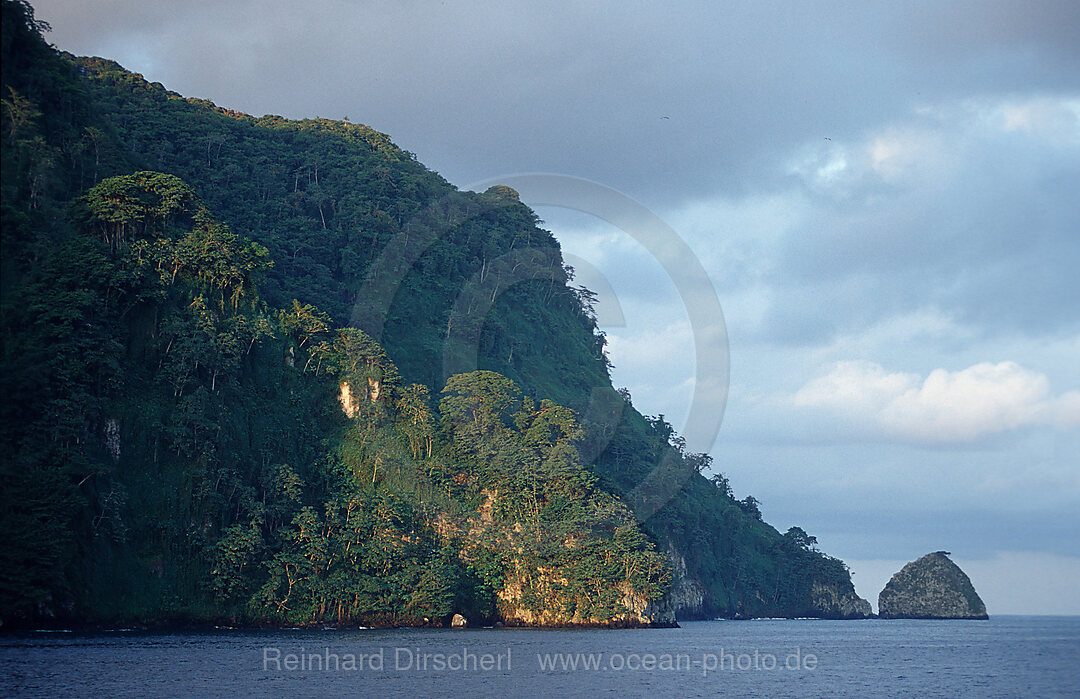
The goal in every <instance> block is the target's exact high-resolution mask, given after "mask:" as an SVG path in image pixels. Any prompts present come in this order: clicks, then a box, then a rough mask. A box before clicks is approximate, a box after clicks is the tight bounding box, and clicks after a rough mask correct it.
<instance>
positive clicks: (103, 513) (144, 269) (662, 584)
mask: <svg viewBox="0 0 1080 699" xmlns="http://www.w3.org/2000/svg"><path fill="white" fill-rule="evenodd" d="M46 30H47V27H46V26H44V25H43V24H42V23H40V22H38V21H36V20H35V19H34V15H33V10H32V8H31V6H30V5H29V4H28V3H26V2H21V1H16V0H3V29H2V83H3V84H2V93H3V94H2V98H3V122H2V139H3V140H2V145H3V155H2V157H3V171H2V226H3V238H2V246H3V247H2V289H0V290H2V303H0V316H2V318H0V319H2V333H3V335H2V336H3V372H2V375H0V381H2V386H0V395H3V396H4V397H5V400H4V401H3V402H2V403H0V405H2V409H3V416H2V419H0V454H2V467H0V468H2V479H3V488H0V498H2V502H0V532H2V536H3V541H2V542H0V620H2V623H3V626H4V627H5V628H11V627H13V626H14V627H18V626H25V625H31V624H32V625H41V624H48V623H53V624H118V623H123V624H146V625H154V624H157V625H163V624H222V623H224V624H233V625H315V624H319V625H324V624H333V625H345V624H364V625H418V626H422V625H432V626H442V625H448V624H449V623H450V620H451V618H452V617H453V616H454V615H455V614H461V615H462V616H463V617H465V618H466V619H468V620H469V623H470V624H492V623H497V622H500V623H503V624H507V625H537V626H568V625H597V626H649V625H665V624H672V623H674V622H675V620H676V619H677V618H680V619H691V618H711V617H716V616H723V617H732V618H736V617H755V616H789V617H829V618H852V617H864V616H867V615H869V613H870V608H869V605H868V604H867V603H866V602H865V601H863V600H861V599H859V598H858V597H856V595H855V592H854V588H853V586H852V584H851V579H850V574H849V571H848V570H847V567H846V566H845V565H844V564H843V562H841V561H840V560H838V559H835V558H832V557H830V556H828V555H826V554H824V553H822V552H820V551H819V550H818V549H817V546H816V540H815V539H814V537H812V536H810V535H808V534H807V533H806V532H805V531H803V530H802V529H799V528H797V527H794V528H792V529H790V530H789V531H788V532H786V533H783V534H781V533H780V532H778V531H777V530H775V529H774V528H773V527H771V526H769V525H768V524H767V523H765V522H764V521H763V520H762V514H761V512H760V510H759V507H758V502H757V501H756V500H755V499H754V498H753V497H751V496H746V497H744V498H742V499H737V498H736V497H735V495H734V494H733V492H732V489H731V486H730V484H729V483H728V481H727V479H726V478H725V477H724V476H722V475H720V474H715V473H713V471H714V469H713V468H712V464H711V461H710V459H709V457H708V456H707V455H704V454H696V453H691V452H689V451H687V449H686V448H685V446H684V443H683V441H682V439H681V438H680V437H679V435H677V434H676V433H675V432H674V430H673V429H672V426H671V425H670V424H669V423H668V422H667V421H666V420H664V418H663V416H657V417H649V416H643V415H642V414H640V413H639V412H638V411H637V410H636V409H635V408H634V407H633V405H632V402H631V397H630V395H629V393H628V392H627V391H625V390H616V389H615V388H614V387H613V386H612V384H611V378H610V365H609V363H608V361H607V358H606V356H605V354H604V336H603V334H602V332H600V331H599V330H598V328H597V326H596V319H595V315H594V314H593V311H592V307H591V302H592V299H593V297H592V296H591V294H590V292H588V290H586V289H582V288H579V287H575V286H574V285H573V283H572V282H573V276H572V275H573V272H572V270H571V269H570V268H568V267H566V266H565V265H564V263H563V260H562V257H561V254H560V251H559V246H558V243H557V241H556V240H555V238H554V237H553V236H552V234H551V233H550V232H548V231H546V230H544V229H543V228H541V227H540V221H539V219H538V218H537V216H536V215H535V214H534V213H533V212H532V211H531V210H530V209H529V208H528V207H527V206H525V205H524V204H522V203H521V202H520V201H518V198H517V195H516V193H515V192H514V191H513V190H511V189H509V188H507V187H493V188H492V189H490V190H488V191H486V192H483V193H475V192H469V191H460V190H458V189H457V188H455V187H454V186H453V185H451V184H450V183H448V182H446V181H445V180H444V179H443V178H441V177H440V176H439V175H438V174H436V173H434V172H432V171H430V170H428V169H427V168H426V167H424V166H423V165H422V164H421V163H420V162H418V160H417V159H416V157H415V156H413V155H412V154H410V153H407V152H404V151H402V150H401V149H399V148H397V147H396V146H395V145H394V144H393V143H392V142H391V140H390V139H389V137H387V136H386V135H384V134H382V133H379V132H377V131H375V130H373V129H371V128H368V127H366V126H362V125H358V124H353V123H349V122H347V121H332V120H326V119H307V120H300V121H295V120H288V119H284V118H282V117H278V116H272V115H271V116H263V117H254V116H250V115H247V114H242V113H238V112H235V111H232V110H229V109H225V108H220V107H218V106H216V105H214V104H212V103H210V102H207V101H205V100H201V99H195V98H186V97H183V96H181V95H178V94H176V93H174V92H171V91H169V90H168V89H166V88H165V87H164V86H162V85H160V84H157V83H150V82H147V81H146V80H145V79H144V78H143V77H142V76H140V75H137V74H134V73H131V72H128V71H126V70H124V69H123V68H122V67H121V66H119V65H118V64H116V63H115V62H113V61H110V60H107V59H102V58H80V57H75V56H72V55H69V54H66V53H63V52H62V51H60V50H59V49H57V48H54V47H52V46H50V45H49V44H48V43H47V42H46V41H45V39H44V38H43V36H44V32H45V31H46ZM508 259H509V260H517V261H519V262H523V263H525V267H524V269H525V270H526V271H525V272H524V273H522V272H521V270H517V271H516V272H515V273H514V275H511V274H510V272H509V271H507V268H506V266H505V265H503V266H500V261H503V262H505V261H506V260H508ZM515 264H516V263H515ZM515 269H516V268H515ZM459 369H460V371H458V370H459ZM597 405H600V406H602V407H603V409H596V406H597ZM646 478H661V479H671V480H674V481H676V482H678V483H681V487H679V488H678V489H677V494H676V495H675V496H674V497H673V498H672V499H671V500H669V501H668V502H666V504H665V505H664V506H663V507H662V508H661V509H660V510H659V511H657V512H656V513H655V514H652V515H651V516H649V517H648V518H645V519H644V521H639V518H637V517H635V515H634V511H635V510H634V503H633V502H632V500H631V499H630V497H629V494H630V493H631V492H633V491H634V489H635V487H636V486H638V485H639V484H640V483H641V482H642V481H643V480H645V479H646Z"/></svg>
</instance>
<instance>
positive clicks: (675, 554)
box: [659, 544, 705, 621]
mask: <svg viewBox="0 0 1080 699" xmlns="http://www.w3.org/2000/svg"><path fill="white" fill-rule="evenodd" d="M667 554H668V563H669V564H670V565H671V587H669V588H668V590H667V592H666V593H665V594H664V596H663V598H661V600H660V602H659V610H660V616H661V617H662V618H663V619H664V620H671V621H674V620H675V618H676V617H678V618H683V619H700V618H702V617H703V612H704V605H705V591H704V590H703V589H702V587H701V583H700V582H699V581H697V580H695V579H693V578H691V577H689V576H688V575H687V572H686V559H685V558H683V555H682V554H681V553H679V551H678V549H676V548H675V547H674V546H673V545H671V544H669V545H668V551H667Z"/></svg>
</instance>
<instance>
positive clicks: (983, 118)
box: [34, 0, 1080, 615]
mask: <svg viewBox="0 0 1080 699" xmlns="http://www.w3.org/2000/svg"><path fill="white" fill-rule="evenodd" d="M34 5H35V7H36V8H37V15H38V17H39V18H40V19H44V20H46V21H48V22H49V23H50V24H51V25H52V27H53V31H52V33H51V34H50V35H49V36H48V38H49V39H50V40H51V41H52V42H53V43H55V44H56V45H57V46H58V47H60V48H62V49H65V50H68V51H71V52H73V53H77V54H91V55H101V56H106V57H109V58H113V59H115V60H117V61H119V62H120V63H121V64H122V65H124V66H125V67H126V68H128V69H130V70H134V71H136V72H140V73H142V74H144V75H145V76H146V77H147V78H148V79H150V80H154V81H160V82H162V83H164V84H165V85H166V86H167V87H168V88H170V89H172V90H175V91H177V92H180V93H182V94H185V95H188V96H195V97H203V98H207V99H211V100H213V101H214V102H216V103H217V104H219V105H222V106H227V107H231V108H234V109H239V110H242V111H246V112H249V113H253V114H256V115H261V114H267V113H272V114H280V115H283V116H287V117H295V118H302V117H311V116H322V117H328V118H335V119H340V118H344V117H349V118H350V119H351V120H352V121H353V122H359V123H366V124H369V125H371V126H373V127H375V128H377V129H379V130H380V131H384V132H386V133H388V134H389V135H390V136H391V138H392V139H393V140H394V141H395V142H396V143H397V144H398V145H400V146H401V147H403V148H405V149H407V150H409V151H412V152H414V153H415V154H416V155H417V156H418V158H419V159H420V160H421V161H422V162H423V163H425V164H426V165H428V166H429V167H431V168H432V169H434V170H436V171H438V172H439V173H440V174H442V175H443V176H444V177H446V178H447V179H448V180H450V181H451V182H452V183H454V184H455V185H457V186H459V187H463V188H471V187H472V186H473V185H475V184H477V183H481V182H484V183H486V182H489V181H491V180H493V179H495V180H497V179H500V178H509V177H511V176H515V175H521V174H522V173H548V174H549V176H550V175H555V176H564V177H577V178H585V179H587V180H590V181H591V182H593V183H595V184H597V185H600V186H602V187H604V188H611V189H614V190H616V191H618V192H621V193H622V194H623V195H625V197H626V198H627V200H629V201H633V202H635V203H636V204H639V205H642V206H644V207H647V208H648V209H649V210H651V211H652V212H653V213H655V214H656V215H657V216H659V217H660V219H662V220H663V221H664V222H665V223H666V224H667V225H668V226H670V228H671V229H672V230H673V231H674V232H675V234H677V235H678V236H679V237H680V238H681V239H682V240H684V241H685V242H686V243H687V244H688V245H689V248H690V250H692V252H693V254H694V255H695V256H696V258H697V259H698V260H699V261H700V262H701V264H702V265H703V266H704V268H705V270H706V271H707V273H708V275H709V277H710V278H711V280H712V283H713V285H714V287H715V289H716V293H717V295H718V297H719V299H720V303H721V304H722V306H723V313H724V316H725V319H726V324H725V322H724V320H721V319H720V318H719V317H716V318H714V319H713V320H712V321H710V322H709V323H707V324H706V323H701V322H698V321H695V322H694V323H691V322H690V319H691V318H692V317H693V313H692V312H688V311H687V309H686V308H685V306H684V303H683V297H681V296H680V294H679V291H680V282H681V280H680V279H679V276H680V275H679V274H677V273H676V274H674V275H672V274H671V273H670V267H671V265H668V268H669V269H668V270H665V267H664V266H663V265H662V264H661V260H658V259H657V256H656V255H655V254H654V253H655V250H652V251H650V249H647V247H646V246H643V245H642V244H641V243H640V242H638V241H637V239H636V237H635V235H634V231H628V230H625V227H624V228H619V227H617V226H615V225H612V224H611V223H608V222H605V221H602V220H600V219H598V218H597V217H596V216H595V214H597V213H598V212H597V211H588V208H589V207H587V206H586V207H578V208H584V209H586V211H585V213H581V212H580V211H570V210H568V209H566V208H565V207H564V206H563V202H560V201H552V200H550V198H549V199H547V200H533V201H530V200H529V196H528V192H527V191H525V189H523V195H524V198H525V200H526V202H527V203H531V204H533V205H535V206H536V208H537V211H538V213H539V214H540V216H541V217H542V218H543V219H545V221H546V222H547V223H546V225H547V226H548V227H549V228H550V229H551V230H552V231H553V232H554V233H555V234H556V236H557V237H558V238H559V239H560V240H561V241H562V242H563V245H564V249H565V251H566V252H567V256H568V259H569V260H570V261H571V262H572V263H573V264H574V265H575V266H576V267H577V268H578V270H579V279H578V281H579V282H582V283H584V284H586V285H589V286H592V287H594V288H598V289H600V290H602V291H604V290H607V289H609V290H610V291H604V293H602V297H601V306H600V309H599V310H600V320H601V323H602V325H604V326H605V327H604V328H603V329H604V330H605V331H606V332H607V333H608V336H609V339H610V354H611V357H612V360H613V362H614V363H615V365H616V369H615V382H616V385H619V386H627V387H629V388H630V390H631V392H632V393H633V396H634V402H635V405H636V406H637V407H638V408H639V409H640V410H641V411H642V412H644V413H647V414H658V413H663V414H664V415H666V416H668V418H669V419H670V420H671V421H672V422H674V423H675V424H676V425H677V426H680V427H682V426H684V425H685V424H686V420H687V418H688V412H689V406H690V397H691V395H693V391H694V387H695V361H696V358H695V352H694V339H695V333H697V337H698V338H699V339H700V338H701V337H702V333H704V334H705V335H707V336H708V337H709V338H710V340H709V342H714V341H715V342H718V341H717V340H716V338H717V337H719V336H720V333H721V331H723V330H725V329H726V333H727V336H728V338H729V343H730V372H731V374H730V375H731V380H730V391H729V395H728V397H727V400H726V406H725V404H724V401H723V392H722V391H717V390H715V387H712V388H710V389H709V390H707V391H703V392H699V396H704V398H705V400H706V405H710V404H709V403H708V401H709V400H711V401H712V403H711V406H712V409H713V411H714V413H715V414H717V415H719V413H720V411H721V410H723V416H724V419H723V424H722V426H721V428H720V430H719V432H718V433H717V435H716V437H715V440H713V439H712V438H711V436H706V438H704V439H699V440H698V442H699V443H698V444H691V446H694V447H696V448H698V449H702V450H704V449H707V450H709V451H710V452H711V453H712V454H713V456H714V458H715V461H716V465H717V467H718V468H719V469H720V470H722V471H723V472H724V473H726V474H727V475H728V476H729V477H730V479H731V482H732V484H733V486H734V488H735V491H736V494H737V495H738V496H739V497H742V496H745V495H747V494H752V495H754V496H755V497H756V498H758V499H759V500H760V501H761V502H762V504H763V511H764V513H765V518H766V520H767V521H769V522H770V523H772V524H773V525H775V526H777V527H778V528H780V529H781V530H784V529H786V528H787V527H789V526H791V525H794V524H798V525H800V526H802V527H803V528H805V529H806V530H807V531H809V532H810V533H811V534H814V535H816V536H817V537H818V539H819V540H820V542H821V546H822V548H823V549H824V550H825V551H827V552H828V553H830V554H833V555H835V556H838V557H840V558H842V559H844V560H845V561H847V562H848V563H849V564H850V565H851V566H852V568H853V571H854V573H855V577H854V580H855V583H856V586H857V589H858V591H859V592H860V594H862V595H863V596H865V597H867V598H868V599H869V600H870V601H871V602H872V603H873V604H875V606H876V602H877V593H878V592H879V591H880V589H881V588H882V587H883V586H884V583H885V582H886V580H887V579H888V577H889V576H890V575H891V574H892V573H893V572H895V571H896V570H898V569H899V568H900V566H901V565H902V564H903V563H905V562H907V561H909V560H913V559H915V558H917V557H919V556H921V555H923V554H926V553H928V552H930V551H935V550H939V549H946V550H949V551H952V552H953V558H954V560H956V561H957V562H958V563H960V565H961V567H963V568H965V570H967V572H968V573H969V575H970V576H971V578H972V580H973V582H974V584H975V587H976V589H977V590H978V591H979V592H980V594H982V596H983V598H984V600H985V601H986V604H987V607H988V610H989V612H990V614H991V615H993V614H995V613H998V614H1002V613H1055V612H1058V613H1071V614H1080V598H1077V597H1076V595H1075V592H1074V590H1073V587H1074V586H1075V584H1076V581H1077V580H1080V515H1078V514H1077V513H1078V512H1080V457H1078V456H1077V455H1078V454H1080V361H1078V359H1077V358H1078V357H1080V278H1078V276H1077V274H1076V268H1077V266H1078V263H1080V196H1078V195H1077V192H1080V41H1078V40H1077V36H1080V3H1077V2H1075V1H1074V0H1064V1H1062V2H1031V1H1016V2H1012V1H1006V0H978V1H973V2H919V3H915V2H889V3H870V2H867V3H851V2H817V3H814V2H760V1H750V2H713V3H704V2H669V3H663V4H660V3H657V4H656V6H654V7H643V6H641V5H640V4H639V3H627V2H611V3H605V2H592V3H582V2H575V3H552V2H530V3H509V2H468V3H465V2H443V3H434V2H419V1H415V0H414V1H406V2H397V3H373V2H347V1H345V0H338V1H336V2H332V1H321V0H317V1H310V2H295V0H292V1H290V2H284V1H279V0H270V1H266V2H255V1H253V0H252V1H239V2H219V1H218V0H214V1H212V2H211V1H207V0H189V1H188V2H183V3H180V2H147V1H145V0H144V1H142V2H132V1H126V0H124V1H122V0H36V2H34ZM560 5H561V6H560ZM518 179H519V181H520V180H521V178H520V177H519V178H518ZM537 197H538V199H543V198H542V197H540V196H539V195H537ZM661 257H662V256H661ZM692 296H693V295H692V294H691V295H690V297H691V298H692ZM616 308H618V309H621V318H622V319H621V320H620V314H619V313H617V312H616ZM716 347H717V348H718V349H717V350H716V351H717V352H721V346H720V345H719V344H717V345H716ZM717 356H719V355H717ZM702 442H708V443H702Z"/></svg>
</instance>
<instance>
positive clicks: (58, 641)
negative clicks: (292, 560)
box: [0, 616, 1080, 698]
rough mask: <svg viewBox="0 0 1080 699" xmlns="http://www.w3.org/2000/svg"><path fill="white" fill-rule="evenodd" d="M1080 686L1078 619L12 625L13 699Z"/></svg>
mask: <svg viewBox="0 0 1080 699" xmlns="http://www.w3.org/2000/svg"><path fill="white" fill-rule="evenodd" d="M718 694H719V695H733V696H766V697H835V696H840V697H844V696H851V697H868V696H910V697H1034V696H1039V697H1051V696H1062V697H1077V696H1080V617H1021V616H1012V617H1009V616H999V617H994V618H992V619H990V621H880V620H867V621H819V620H756V621H703V622H687V623H684V624H683V625H682V628H678V629H648V630H611V631H602V630H582V631H576V630H575V631H562V630H560V631H555V630H522V629H463V630H451V629H445V630H443V629H438V630H430V629H425V630H419V629H351V630H342V629H326V630H278V631H251V630H230V629H218V630H214V631H205V632H194V633H193V632H177V633H157V632H154V633H149V632H140V631H125V630H116V631H109V632H101V633H69V632H35V633H19V634H7V635H2V636H0V695H3V696H41V697H55V696H93V697H113V696H132V697H144V696H199V697H212V696H290V697H291V696H338V695H344V696H351V695H370V696H395V697H396V696H401V697H415V696H465V697H504V696H514V697H516V696H589V697H602V696H611V697H628V696H648V697H654V698H656V697H696V696H716V695H718Z"/></svg>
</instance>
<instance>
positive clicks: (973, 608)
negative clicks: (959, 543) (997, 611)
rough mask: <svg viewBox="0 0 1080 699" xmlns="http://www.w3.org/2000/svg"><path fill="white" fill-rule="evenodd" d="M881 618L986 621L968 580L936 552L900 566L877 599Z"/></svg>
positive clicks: (947, 553) (977, 597) (984, 613)
mask: <svg viewBox="0 0 1080 699" xmlns="http://www.w3.org/2000/svg"><path fill="white" fill-rule="evenodd" d="M878 616H879V617H881V618H882V619H988V618H989V617H988V616H987V614H986V605H985V604H983V601H982V600H981V599H980V598H979V595H978V593H976V592H975V588H974V586H972V584H971V580H970V579H969V578H968V576H967V575H966V574H965V573H964V571H962V570H960V567H959V566H958V565H956V564H955V563H953V562H952V561H951V560H949V552H948V551H936V552H934V553H930V554H927V555H925V556H923V557H922V558H920V559H918V560H916V561H912V562H911V563H908V564H907V565H906V566H904V567H903V568H902V569H901V570H900V572H898V573H897V574H896V575H894V576H892V579H891V580H889V582H888V584H887V585H885V589H884V590H882V591H881V594H880V595H879V596H878Z"/></svg>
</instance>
